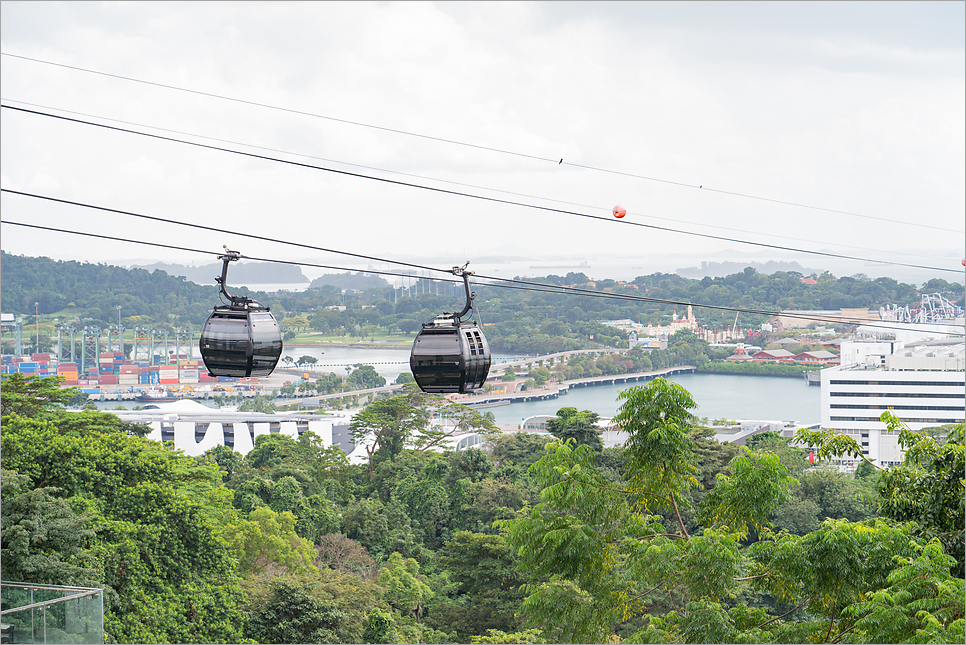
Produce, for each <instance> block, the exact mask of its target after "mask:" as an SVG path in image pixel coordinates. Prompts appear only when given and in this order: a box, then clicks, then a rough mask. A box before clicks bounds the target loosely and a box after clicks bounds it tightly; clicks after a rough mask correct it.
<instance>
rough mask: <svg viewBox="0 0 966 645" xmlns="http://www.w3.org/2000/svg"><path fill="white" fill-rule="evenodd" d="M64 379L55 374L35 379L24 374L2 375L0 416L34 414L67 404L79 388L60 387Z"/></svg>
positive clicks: (34, 415) (31, 415)
mask: <svg viewBox="0 0 966 645" xmlns="http://www.w3.org/2000/svg"><path fill="white" fill-rule="evenodd" d="M63 382H64V379H63V378H61V377H59V376H48V377H46V378H39V377H36V376H27V375H25V374H4V375H3V376H2V377H0V383H2V387H0V393H2V396H0V416H3V417H6V416H8V415H11V414H16V415H18V416H21V417H37V416H39V415H41V414H42V413H44V412H46V411H48V410H50V409H51V408H52V407H53V406H55V405H60V406H64V405H67V404H68V403H69V402H70V401H71V400H72V399H73V398H74V397H75V396H76V394H77V393H78V392H79V391H80V390H78V389H77V388H65V389H61V388H60V384H61V383H63Z"/></svg>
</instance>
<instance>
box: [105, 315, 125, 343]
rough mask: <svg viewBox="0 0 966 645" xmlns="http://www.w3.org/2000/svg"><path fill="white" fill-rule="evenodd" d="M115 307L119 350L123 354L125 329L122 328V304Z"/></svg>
mask: <svg viewBox="0 0 966 645" xmlns="http://www.w3.org/2000/svg"><path fill="white" fill-rule="evenodd" d="M114 308H115V309H117V351H118V352H120V353H121V354H123V353H124V331H123V330H122V329H121V305H114ZM108 351H110V350H108Z"/></svg>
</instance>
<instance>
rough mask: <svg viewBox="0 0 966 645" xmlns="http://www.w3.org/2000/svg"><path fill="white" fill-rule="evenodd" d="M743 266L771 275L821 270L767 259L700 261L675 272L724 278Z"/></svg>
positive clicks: (697, 278) (689, 276)
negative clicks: (751, 260)
mask: <svg viewBox="0 0 966 645" xmlns="http://www.w3.org/2000/svg"><path fill="white" fill-rule="evenodd" d="M745 267H751V268H752V269H754V270H755V271H757V272H758V273H762V274H764V275H771V274H773V273H776V272H777V271H784V272H785V273H801V274H802V275H803V276H807V275H812V274H813V273H814V274H819V273H821V271H816V270H815V269H809V268H806V267H803V266H802V265H800V264H799V263H798V262H775V261H774V260H769V261H768V262H706V261H703V262H701V267H700V268H699V267H688V268H686V269H677V270H676V271H675V273H677V274H678V275H679V276H681V277H683V278H691V279H692V280H700V279H701V278H703V277H705V276H708V277H711V278H724V277H726V276H729V275H733V274H735V273H741V272H742V271H744V270H745Z"/></svg>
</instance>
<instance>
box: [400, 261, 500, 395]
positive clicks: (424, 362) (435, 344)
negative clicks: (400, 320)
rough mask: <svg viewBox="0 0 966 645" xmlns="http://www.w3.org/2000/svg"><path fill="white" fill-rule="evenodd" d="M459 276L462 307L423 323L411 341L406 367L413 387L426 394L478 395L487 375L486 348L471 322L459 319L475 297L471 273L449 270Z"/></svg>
mask: <svg viewBox="0 0 966 645" xmlns="http://www.w3.org/2000/svg"><path fill="white" fill-rule="evenodd" d="M453 275H462V276H463V286H464V287H465V288H466V306H465V307H463V310H462V311H460V312H454V313H444V314H440V315H439V316H436V318H435V319H433V321H432V322H429V323H423V326H422V329H420V330H419V333H418V334H417V335H416V339H415V340H414V341H413V349H412V352H411V353H410V355H409V367H410V368H411V369H412V371H413V377H415V379H416V385H418V386H419V389H421V390H422V391H423V392H427V393H430V394H452V393H456V392H458V393H460V394H467V393H478V392H482V391H483V384H484V383H485V382H486V376H487V374H489V372H490V347H489V345H488V344H487V342H486V337H485V336H484V335H483V331H482V330H481V329H480V328H479V327H478V326H477V324H476V322H475V321H470V322H463V321H461V320H460V318H462V317H463V316H465V315H466V313H467V312H468V311H469V310H470V308H471V307H472V306H473V298H474V296H475V295H476V294H472V293H470V279H469V277H470V276H471V275H472V272H469V271H467V270H466V267H465V266H464V267H463V268H462V269H461V268H459V267H454V268H453Z"/></svg>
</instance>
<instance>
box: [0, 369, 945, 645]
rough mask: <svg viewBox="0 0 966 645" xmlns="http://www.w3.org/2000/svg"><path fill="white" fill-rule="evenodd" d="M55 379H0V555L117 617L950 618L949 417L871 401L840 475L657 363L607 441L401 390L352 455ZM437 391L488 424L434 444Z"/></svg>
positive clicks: (379, 626) (666, 631) (149, 639)
mask: <svg viewBox="0 0 966 645" xmlns="http://www.w3.org/2000/svg"><path fill="white" fill-rule="evenodd" d="M56 383H57V379H42V380H33V379H31V378H27V377H23V376H21V375H13V376H9V377H5V378H4V381H3V387H2V390H0V395H2V423H3V435H2V446H0V448H2V454H3V472H2V488H3V490H2V493H3V495H2V525H0V526H2V553H0V555H2V559H0V567H2V571H0V575H2V577H3V579H4V580H15V581H24V582H34V583H50V584H71V585H85V586H96V587H100V588H103V589H104V590H105V592H106V593H105V629H106V631H107V638H108V640H109V642H128V643H190V642H201V643H205V642H207V643H213V642H235V643H239V642H260V643H298V642H302V643H305V642H327V643H339V642H344V643H358V642H366V643H450V642H464V643H465V642H472V643H543V642H598V643H601V642H608V643H622V642H627V643H657V642H661V643H674V642H678V643H681V642H688V643H713V642H747V643H782V642H827V643H844V642H861V643H873V642H893V643H898V642H947V643H955V642H959V643H961V642H963V638H964V613H963V606H964V587H963V561H964V555H963V535H964V533H963V531H964V505H963V499H964V496H963V471H964V441H963V426H962V425H960V426H957V427H955V428H951V427H944V428H936V429H932V430H929V431H924V432H921V433H914V432H910V431H909V430H908V429H906V428H904V427H903V426H902V424H901V421H898V420H897V419H895V418H894V417H891V416H889V415H888V413H886V415H884V419H883V420H884V422H885V423H887V424H888V425H889V426H890V428H892V429H893V430H894V431H896V432H898V433H899V436H900V441H901V442H902V444H903V446H905V448H906V450H907V452H906V456H905V461H904V462H903V464H902V465H900V466H897V467H892V468H889V469H885V470H880V469H878V468H877V467H875V466H874V465H873V464H870V463H867V462H866V463H863V465H862V466H860V468H859V469H858V470H857V471H856V473H855V475H854V476H847V475H844V474H841V473H839V472H837V471H835V470H833V469H828V468H824V467H822V466H821V464H822V463H824V461H825V460H826V459H829V458H831V457H834V456H836V455H838V456H840V455H842V454H849V455H852V456H854V457H855V458H859V459H861V458H862V456H861V455H862V453H861V447H860V446H858V445H857V444H855V442H854V441H852V440H849V439H848V438H846V437H843V436H832V435H828V434H825V433H822V432H809V431H801V433H800V435H799V436H798V437H797V439H798V440H799V442H800V443H801V444H802V445H806V446H809V449H808V450H812V451H813V452H814V455H815V457H816V458H817V463H816V465H814V466H813V465H812V464H811V463H810V459H809V456H808V455H809V453H808V450H806V449H802V448H796V447H794V446H792V445H791V444H790V443H789V440H788V439H785V438H782V437H780V436H778V435H776V434H774V433H766V434H763V435H758V436H756V437H753V438H752V439H751V440H750V441H749V443H748V446H747V447H739V446H735V445H733V444H720V443H718V442H716V441H715V440H714V439H713V435H712V434H711V432H710V431H709V430H708V429H706V428H704V427H702V426H701V425H700V423H699V422H698V420H696V419H695V418H694V417H693V416H692V415H691V414H690V410H691V409H693V408H694V402H693V400H692V399H691V396H690V394H689V393H688V392H687V390H685V389H684V388H681V387H680V386H678V385H676V384H673V383H670V382H668V381H665V380H663V379H657V380H655V381H652V382H650V383H649V384H648V385H646V386H643V387H635V388H630V389H628V390H625V391H623V392H622V393H621V395H620V396H621V398H622V407H621V409H620V412H619V414H618V417H617V418H616V422H617V423H618V424H619V425H620V427H622V428H623V429H625V430H626V431H627V432H628V433H629V435H630V440H629V441H628V442H627V443H626V444H625V445H624V446H623V447H617V448H607V449H604V448H602V446H601V443H600V439H599V433H598V428H597V423H598V418H597V415H596V414H594V413H592V412H588V411H578V410H576V409H574V408H562V409H561V410H560V411H559V412H558V413H557V418H556V419H555V420H553V422H552V423H551V424H550V431H551V433H552V436H540V435H533V434H529V433H512V434H499V433H495V432H494V430H493V429H492V427H491V425H490V423H489V421H488V420H487V418H486V417H485V416H483V417H481V416H480V415H479V414H478V413H477V412H475V411H472V410H468V409H466V408H463V407H462V406H459V405H453V404H450V403H449V402H448V401H441V400H440V399H438V398H436V397H430V396H426V395H423V394H421V393H419V392H418V391H410V392H409V393H407V394H405V395H403V396H397V397H392V398H383V399H379V400H376V401H375V402H373V403H371V404H370V405H369V406H367V407H366V408H364V409H363V410H362V412H360V413H359V414H358V415H357V416H356V417H354V420H353V423H352V426H351V431H352V433H353V435H354V436H355V437H356V441H357V443H358V444H359V445H361V446H363V447H364V448H365V454H366V455H367V459H366V461H365V463H362V464H349V463H348V462H347V460H346V458H345V455H344V454H343V453H342V451H341V450H340V449H338V448H337V447H329V446H325V445H323V443H322V442H321V441H320V440H319V438H318V437H317V436H315V435H314V434H313V433H311V432H307V433H305V434H303V435H301V437H300V438H299V439H298V440H296V439H293V438H290V437H287V436H285V435H280V434H271V435H268V436H261V437H259V438H258V441H257V442H256V445H255V448H254V450H252V451H251V452H250V453H248V454H247V455H246V456H244V457H243V456H241V455H240V454H238V453H235V452H233V451H231V450H230V449H228V448H226V447H224V446H222V447H217V448H214V449H212V450H210V451H209V452H208V453H206V454H205V455H203V456H201V457H198V458H191V457H187V456H185V455H184V454H182V453H181V452H180V451H177V450H174V449H173V448H172V447H171V446H170V444H161V443H157V442H154V441H151V440H148V439H146V438H145V434H146V432H147V428H146V427H145V426H139V425H136V424H129V423H122V422H120V421H119V420H118V419H117V417H115V416H113V415H111V414H110V413H108V412H97V411H94V410H84V411H80V412H71V411H68V410H66V409H65V408H64V407H62V405H61V403H62V402H64V401H66V400H68V399H69V398H70V396H71V392H70V390H61V389H59V388H58V387H57V385H56ZM431 414H433V415H437V416H439V415H444V416H446V417H447V418H449V419H451V420H453V421H454V423H455V425H456V426H457V427H460V428H475V429H476V430H477V431H479V432H482V433H484V434H485V435H487V436H488V441H487V442H486V443H485V444H483V446H482V449H469V450H464V451H459V452H453V451H440V450H435V449H434V447H438V446H440V445H442V444H441V443H440V438H441V436H442V434H445V432H444V431H442V430H440V429H439V428H437V427H434V426H431V425H430V423H429V418H430V415H431ZM9 619H10V620H15V619H16V617H15V616H14V617H10V618H9ZM5 620H7V619H6V618H5ZM51 637H56V634H51Z"/></svg>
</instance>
